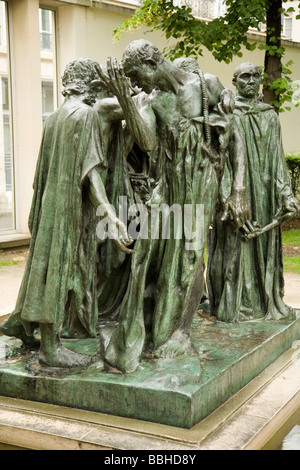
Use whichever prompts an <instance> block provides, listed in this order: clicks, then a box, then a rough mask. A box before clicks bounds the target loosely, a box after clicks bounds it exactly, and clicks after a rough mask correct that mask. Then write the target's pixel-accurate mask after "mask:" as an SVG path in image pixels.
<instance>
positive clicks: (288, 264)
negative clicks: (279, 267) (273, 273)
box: [283, 256, 300, 274]
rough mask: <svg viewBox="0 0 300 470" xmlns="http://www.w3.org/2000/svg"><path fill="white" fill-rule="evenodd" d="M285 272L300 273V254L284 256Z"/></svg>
mask: <svg viewBox="0 0 300 470" xmlns="http://www.w3.org/2000/svg"><path fill="white" fill-rule="evenodd" d="M283 269H284V272H289V273H295V274H300V256H293V257H286V258H283Z"/></svg>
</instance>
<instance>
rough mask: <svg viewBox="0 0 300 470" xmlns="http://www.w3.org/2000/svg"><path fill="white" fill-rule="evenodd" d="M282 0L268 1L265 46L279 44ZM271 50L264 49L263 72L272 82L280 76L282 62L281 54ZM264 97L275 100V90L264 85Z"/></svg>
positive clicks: (267, 99)
mask: <svg viewBox="0 0 300 470" xmlns="http://www.w3.org/2000/svg"><path fill="white" fill-rule="evenodd" d="M280 8H282V0H273V1H270V2H269V7H268V8H267V15H266V18H267V38H266V45H267V46H276V47H278V48H279V47H280V46H281V12H280ZM270 52H271V51H269V50H266V54H265V64H264V66H265V73H266V74H267V79H266V81H267V83H272V82H273V81H274V80H275V79H276V78H281V71H282V64H281V56H280V55H278V54H276V55H271V53H270ZM263 92H264V97H263V100H264V102H265V103H270V102H272V101H276V95H275V91H274V90H271V89H270V88H269V87H268V86H264V90H263Z"/></svg>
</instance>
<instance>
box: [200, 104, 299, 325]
mask: <svg viewBox="0 0 300 470" xmlns="http://www.w3.org/2000/svg"><path fill="white" fill-rule="evenodd" d="M235 114H236V119H237V123H238V125H239V129H240V132H241V135H242V136H243V139H244V146H245V155H246V158H247V182H246V197H247V200H248V202H249V204H250V210H251V217H250V220H251V221H256V222H258V223H259V225H260V227H264V226H265V225H267V224H269V223H270V222H271V221H272V219H273V217H274V216H275V214H276V213H277V212H278V210H279V209H280V208H281V207H282V205H283V204H284V202H285V201H288V200H289V199H290V198H293V194H292V190H291V185H290V177H289V173H288V170H287V166H286V162H285V157H284V151H283V146H282V139H281V129H280V122H279V119H278V116H277V114H276V113H275V111H274V110H273V108H272V107H271V106H270V105H267V104H265V103H261V102H259V101H257V102H254V103H251V102H250V103H249V102H247V101H243V100H236V109H235ZM231 185H232V162H231V159H230V158H229V159H228V161H227V163H226V168H225V173H224V176H223V180H222V185H221V196H220V199H219V205H218V210H217V211H216V213H215V216H214V223H213V230H212V234H211V237H210V243H209V250H208V252H209V257H208V274H207V285H208V290H209V299H210V305H211V313H212V314H213V315H215V316H216V317H217V318H218V319H219V320H221V321H226V322H238V321H239V320H241V319H246V320H247V319H258V318H261V319H263V318H264V319H267V318H268V319H275V320H278V319H283V318H286V317H290V316H292V315H293V309H292V308H290V307H288V306H287V305H286V304H285V303H284V302H283V300H282V299H283V294H284V279H283V263H282V242H281V230H280V228H275V229H273V230H271V231H269V232H267V233H265V234H263V235H261V236H259V237H258V238H255V239H253V240H249V241H247V242H244V241H243V240H242V238H241V236H240V234H239V232H237V231H235V230H234V228H233V226H232V224H231V223H230V222H229V221H225V222H222V221H221V220H220V217H221V214H222V209H223V203H224V201H225V200H226V198H227V197H228V196H229V195H230V191H231Z"/></svg>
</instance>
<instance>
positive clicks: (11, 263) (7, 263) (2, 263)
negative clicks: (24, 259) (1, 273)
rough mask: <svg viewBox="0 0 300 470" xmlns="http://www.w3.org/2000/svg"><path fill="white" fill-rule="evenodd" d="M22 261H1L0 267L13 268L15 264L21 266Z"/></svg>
mask: <svg viewBox="0 0 300 470" xmlns="http://www.w3.org/2000/svg"><path fill="white" fill-rule="evenodd" d="M19 263H20V261H18V260H12V261H0V267H1V266H12V265H14V264H19Z"/></svg>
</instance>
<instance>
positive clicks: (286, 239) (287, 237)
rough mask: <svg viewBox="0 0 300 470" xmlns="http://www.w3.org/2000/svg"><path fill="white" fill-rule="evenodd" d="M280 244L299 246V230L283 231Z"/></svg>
mask: <svg viewBox="0 0 300 470" xmlns="http://www.w3.org/2000/svg"><path fill="white" fill-rule="evenodd" d="M282 243H283V245H300V230H299V229H293V230H286V231H285V230H283V231H282Z"/></svg>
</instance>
